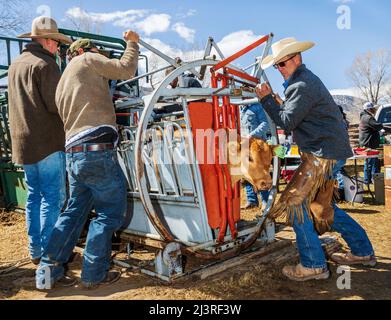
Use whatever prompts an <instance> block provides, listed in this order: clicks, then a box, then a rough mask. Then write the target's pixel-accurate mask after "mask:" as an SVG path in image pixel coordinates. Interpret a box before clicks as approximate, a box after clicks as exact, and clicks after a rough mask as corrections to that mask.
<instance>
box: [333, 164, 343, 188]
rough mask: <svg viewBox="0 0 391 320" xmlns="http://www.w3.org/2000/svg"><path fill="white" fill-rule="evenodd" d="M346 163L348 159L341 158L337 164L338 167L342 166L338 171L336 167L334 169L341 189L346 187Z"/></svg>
mask: <svg viewBox="0 0 391 320" xmlns="http://www.w3.org/2000/svg"><path fill="white" fill-rule="evenodd" d="M345 164H346V160H340V161H338V162H337V164H336V169H338V168H340V169H339V170H338V171H336V169H334V171H335V178H336V179H337V181H338V189H341V190H343V189H345V183H344V181H343V176H344V175H346V173H345V170H344V167H345Z"/></svg>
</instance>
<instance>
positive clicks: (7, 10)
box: [0, 0, 30, 35]
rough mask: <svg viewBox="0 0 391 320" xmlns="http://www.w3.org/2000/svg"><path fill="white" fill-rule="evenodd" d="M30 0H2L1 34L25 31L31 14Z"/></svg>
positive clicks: (0, 11)
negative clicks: (28, 6)
mask: <svg viewBox="0 0 391 320" xmlns="http://www.w3.org/2000/svg"><path fill="white" fill-rule="evenodd" d="M29 2H30V1H29V0H0V34H3V35H10V34H11V35H14V34H16V33H18V32H21V31H23V29H25V26H26V21H29V20H30V19H29V18H30V16H29V14H28V12H30V10H28V8H27V7H26V6H27V5H28V3H29Z"/></svg>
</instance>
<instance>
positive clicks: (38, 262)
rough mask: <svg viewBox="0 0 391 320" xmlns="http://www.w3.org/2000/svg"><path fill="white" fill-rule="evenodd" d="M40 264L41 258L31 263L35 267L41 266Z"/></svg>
mask: <svg viewBox="0 0 391 320" xmlns="http://www.w3.org/2000/svg"><path fill="white" fill-rule="evenodd" d="M40 262H41V258H35V259H31V263H32V264H33V265H35V266H39V264H40Z"/></svg>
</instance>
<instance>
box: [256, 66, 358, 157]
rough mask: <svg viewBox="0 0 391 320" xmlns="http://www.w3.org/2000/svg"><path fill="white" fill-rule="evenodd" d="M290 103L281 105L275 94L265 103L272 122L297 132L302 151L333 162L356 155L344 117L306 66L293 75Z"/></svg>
mask: <svg viewBox="0 0 391 320" xmlns="http://www.w3.org/2000/svg"><path fill="white" fill-rule="evenodd" d="M285 97H286V101H285V102H284V104H283V105H281V106H280V105H278V104H277V102H276V101H275V100H274V98H273V97H272V95H269V96H266V97H264V98H263V99H262V101H261V103H262V105H263V107H264V109H265V111H266V112H267V113H268V114H269V116H270V117H271V118H272V120H273V121H274V122H275V123H276V124H277V125H278V126H280V127H281V128H282V129H284V130H285V131H287V132H293V135H294V138H295V140H296V142H297V144H298V146H299V148H300V151H301V152H305V153H312V154H313V155H315V156H317V157H319V158H323V159H329V160H345V159H347V158H350V157H352V156H353V152H352V149H351V147H350V143H349V134H348V131H347V129H346V127H345V125H344V122H343V117H342V114H341V112H340V111H339V109H338V106H337V104H336V103H335V102H334V100H333V97H332V96H331V94H330V92H329V91H328V90H327V89H326V87H325V85H324V84H323V83H322V81H321V80H320V79H319V78H318V77H317V76H316V75H314V74H313V73H312V72H311V71H310V70H308V69H307V68H306V66H305V65H301V66H300V67H299V68H298V69H297V70H296V71H295V73H294V74H293V75H292V76H291V78H290V79H289V82H288V87H287V89H286V90H285Z"/></svg>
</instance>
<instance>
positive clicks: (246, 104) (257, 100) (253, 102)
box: [231, 98, 259, 106]
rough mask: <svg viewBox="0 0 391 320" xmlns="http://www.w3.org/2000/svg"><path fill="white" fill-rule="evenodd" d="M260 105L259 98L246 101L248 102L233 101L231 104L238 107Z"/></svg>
mask: <svg viewBox="0 0 391 320" xmlns="http://www.w3.org/2000/svg"><path fill="white" fill-rule="evenodd" d="M256 103H259V98H253V99H246V100H238V101H236V100H231V104H234V105H237V106H249V105H252V104H256Z"/></svg>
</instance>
